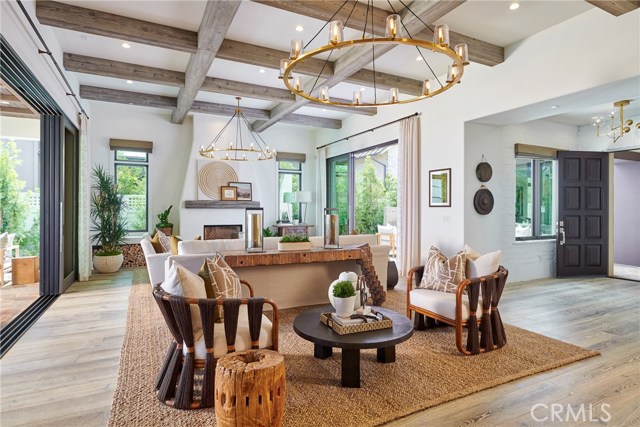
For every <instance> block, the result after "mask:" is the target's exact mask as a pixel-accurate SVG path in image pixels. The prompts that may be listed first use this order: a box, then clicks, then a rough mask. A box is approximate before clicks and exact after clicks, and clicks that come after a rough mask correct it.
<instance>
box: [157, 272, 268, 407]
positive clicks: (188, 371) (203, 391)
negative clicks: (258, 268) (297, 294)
mask: <svg viewBox="0 0 640 427" xmlns="http://www.w3.org/2000/svg"><path fill="white" fill-rule="evenodd" d="M241 282H242V283H243V284H244V285H245V286H247V287H248V288H249V295H250V296H249V298H242V299H240V298H227V299H222V298H218V299H208V298H200V299H197V298H185V297H181V296H176V295H171V294H168V293H166V292H165V291H164V290H163V289H162V288H161V287H160V285H157V286H156V287H155V288H154V291H153V296H154V298H155V300H156V303H157V304H158V307H159V308H160V311H161V312H162V316H163V317H164V320H165V322H166V324H167V327H168V328H169V331H170V332H171V335H172V336H173V339H172V342H171V343H170V344H169V348H168V349H167V354H166V356H165V358H164V362H163V363H162V366H161V367H160V371H159V372H158V376H157V378H156V383H155V389H156V394H157V397H158V399H159V400H160V401H161V402H163V403H165V404H166V405H169V406H172V407H174V408H178V409H197V408H209V407H213V406H214V385H215V371H216V364H217V362H218V359H219V358H220V357H222V356H224V355H225V354H228V353H232V352H235V351H244V350H250V349H258V348H266V349H271V350H274V351H277V350H278V306H277V305H276V303H275V302H274V301H272V300H270V299H268V298H256V297H254V296H253V289H251V286H250V285H249V284H248V283H247V282H245V281H241ZM265 303H266V304H269V305H270V306H271V308H272V320H271V321H270V320H269V319H268V318H267V317H266V316H264V314H263V307H264V304H265ZM192 305H197V306H198V308H199V309H200V316H201V318H202V338H200V339H199V340H195V339H194V331H193V325H192V321H191V319H192V318H191V309H190V307H191V306H192ZM216 307H222V308H224V322H223V323H215V322H214V317H215V315H214V310H215V308H216ZM243 307H244V308H243ZM241 308H243V309H241Z"/></svg>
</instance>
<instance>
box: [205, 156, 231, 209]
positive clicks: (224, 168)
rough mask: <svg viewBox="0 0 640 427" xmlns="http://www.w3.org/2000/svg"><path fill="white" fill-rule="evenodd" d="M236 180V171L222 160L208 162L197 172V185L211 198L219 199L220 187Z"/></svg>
mask: <svg viewBox="0 0 640 427" xmlns="http://www.w3.org/2000/svg"><path fill="white" fill-rule="evenodd" d="M237 181H238V174H236V171H235V170H234V169H233V168H232V167H231V166H230V165H228V164H226V163H222V162H209V163H207V164H205V165H204V166H202V167H201V168H200V171H199V172H198V187H199V188H200V190H201V191H202V192H203V193H204V194H205V195H206V196H207V197H209V198H210V199H211V200H220V187H222V186H223V185H229V183H230V182H237Z"/></svg>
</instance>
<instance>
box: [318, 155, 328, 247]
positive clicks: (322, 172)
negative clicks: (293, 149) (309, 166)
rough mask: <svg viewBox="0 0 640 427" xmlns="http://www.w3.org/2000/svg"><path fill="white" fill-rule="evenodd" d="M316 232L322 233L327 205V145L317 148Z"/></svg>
mask: <svg viewBox="0 0 640 427" xmlns="http://www.w3.org/2000/svg"><path fill="white" fill-rule="evenodd" d="M316 152H317V156H316V189H317V192H316V234H318V235H322V232H323V226H322V224H323V223H324V208H325V207H326V206H327V147H322V148H318V149H317V150H316Z"/></svg>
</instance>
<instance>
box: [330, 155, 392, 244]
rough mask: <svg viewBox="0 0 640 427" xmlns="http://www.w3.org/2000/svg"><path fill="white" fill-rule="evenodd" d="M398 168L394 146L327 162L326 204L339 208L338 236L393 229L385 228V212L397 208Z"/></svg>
mask: <svg viewBox="0 0 640 427" xmlns="http://www.w3.org/2000/svg"><path fill="white" fill-rule="evenodd" d="M397 165H398V145H397V143H392V144H385V145H380V146H377V147H372V148H368V149H366V150H362V151H358V152H354V153H349V154H346V155H342V156H338V157H333V158H331V159H328V160H327V180H328V182H327V189H328V193H329V194H328V199H327V200H328V203H329V206H330V207H333V208H338V215H339V218H340V234H349V233H350V232H351V231H352V230H355V232H356V233H358V234H375V233H377V232H378V226H379V225H395V224H387V222H389V218H386V216H385V212H387V211H388V210H389V208H394V207H396V206H397V176H398V170H397ZM389 217H390V215H389ZM394 217H395V215H394Z"/></svg>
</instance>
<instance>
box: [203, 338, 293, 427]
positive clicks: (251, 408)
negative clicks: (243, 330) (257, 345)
mask: <svg viewBox="0 0 640 427" xmlns="http://www.w3.org/2000/svg"><path fill="white" fill-rule="evenodd" d="M284 399H285V369H284V357H283V356H282V355H281V354H280V353H278V352H275V351H272V350H249V351H242V352H238V353H231V354H228V355H226V356H223V357H221V358H220V359H218V364H217V366H216V380H215V408H216V422H217V425H218V426H220V427H236V426H281V425H282V421H283V417H284Z"/></svg>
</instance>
